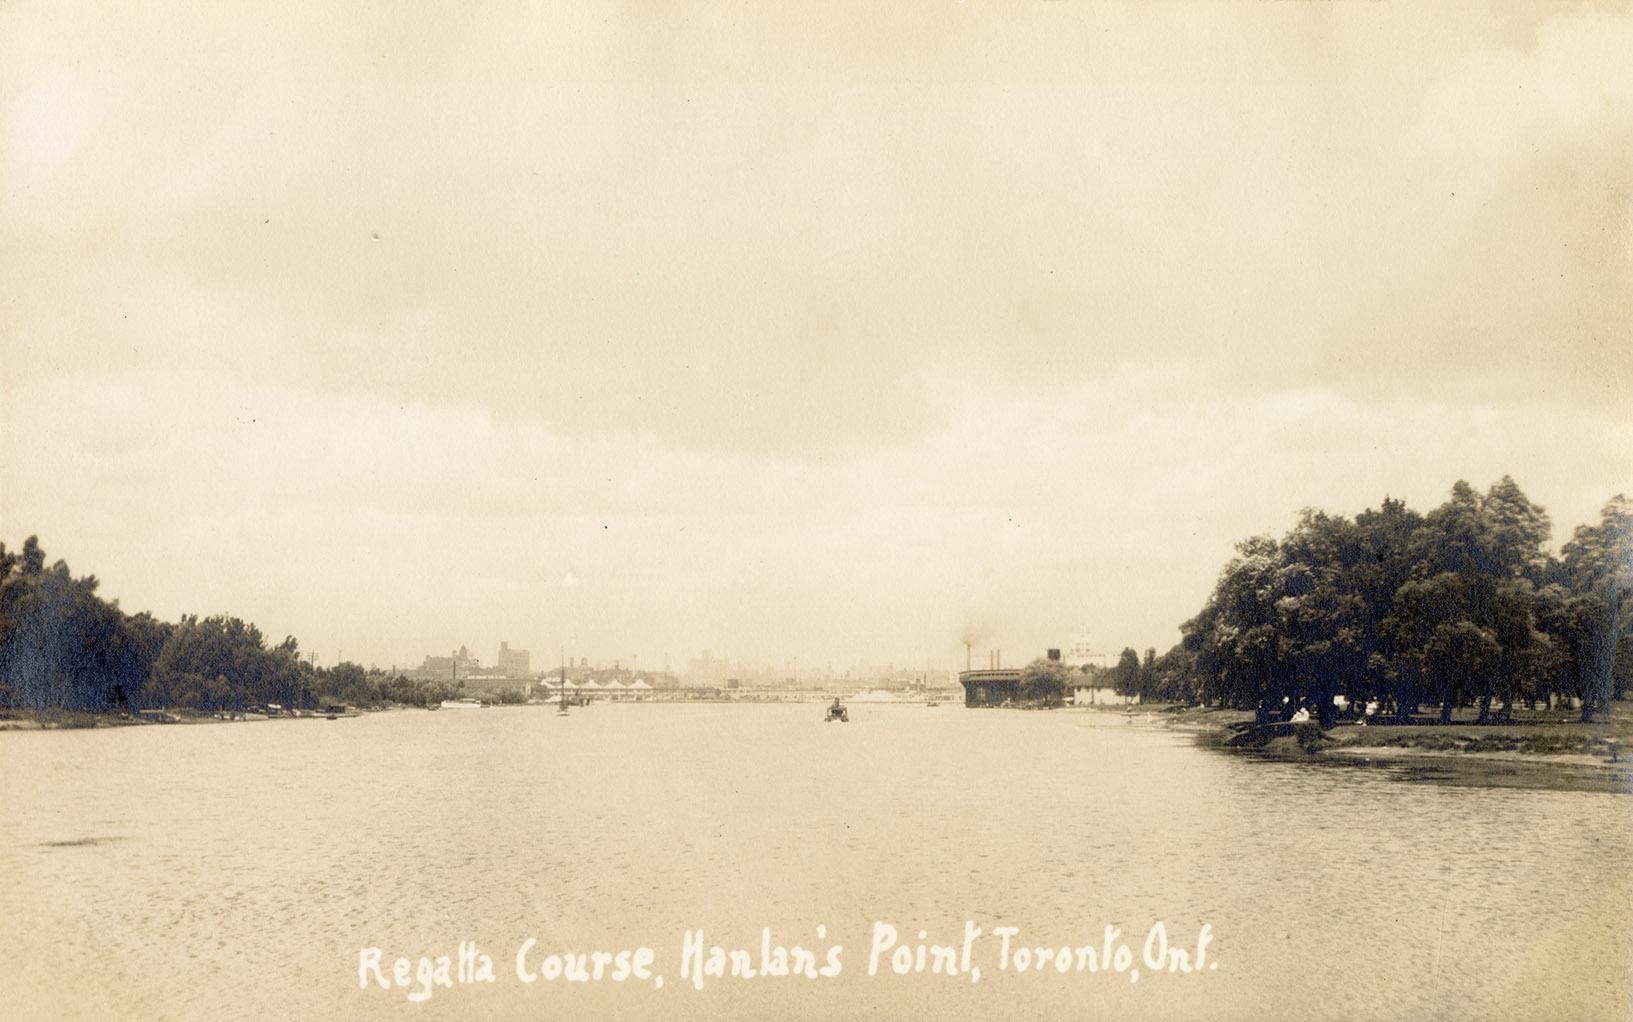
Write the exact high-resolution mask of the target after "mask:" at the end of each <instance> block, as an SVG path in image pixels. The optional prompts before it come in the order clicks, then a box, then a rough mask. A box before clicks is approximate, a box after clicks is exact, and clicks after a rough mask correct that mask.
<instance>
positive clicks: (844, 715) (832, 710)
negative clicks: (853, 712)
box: [822, 699, 851, 724]
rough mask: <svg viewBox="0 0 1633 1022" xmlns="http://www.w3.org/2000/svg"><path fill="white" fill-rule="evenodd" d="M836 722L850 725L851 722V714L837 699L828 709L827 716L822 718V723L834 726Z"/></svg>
mask: <svg viewBox="0 0 1633 1022" xmlns="http://www.w3.org/2000/svg"><path fill="white" fill-rule="evenodd" d="M836 720H837V721H839V722H840V723H841V724H849V723H850V722H851V716H850V712H849V711H848V710H846V709H845V707H844V705H843V704H841V703H840V701H839V700H837V699H835V700H834V704H833V705H832V706H830V707H828V714H827V716H825V717H823V718H822V721H823V723H825V724H832V723H833V722H834V721H836Z"/></svg>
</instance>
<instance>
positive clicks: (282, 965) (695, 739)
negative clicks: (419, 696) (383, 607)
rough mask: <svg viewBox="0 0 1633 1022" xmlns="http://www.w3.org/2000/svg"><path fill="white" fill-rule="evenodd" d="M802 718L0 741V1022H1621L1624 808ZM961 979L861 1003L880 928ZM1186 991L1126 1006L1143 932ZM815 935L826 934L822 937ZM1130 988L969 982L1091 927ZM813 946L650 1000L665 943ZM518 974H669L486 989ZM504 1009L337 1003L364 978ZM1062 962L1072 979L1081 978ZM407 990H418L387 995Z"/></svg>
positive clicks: (1128, 736) (411, 724) (815, 713)
mask: <svg viewBox="0 0 1633 1022" xmlns="http://www.w3.org/2000/svg"><path fill="white" fill-rule="evenodd" d="M852 710H853V716H852V722H851V723H850V724H846V725H839V724H834V725H825V724H823V723H822V722H821V719H820V717H821V708H820V707H819V706H816V705H769V706H731V705H694V706H678V705H597V706H594V707H590V708H587V709H583V710H578V711H575V712H574V713H573V714H572V715H570V716H568V717H566V718H559V717H557V716H556V715H555V713H554V712H553V711H552V710H550V709H548V708H540V707H517V708H493V709H488V710H481V711H447V712H441V713H425V712H422V711H404V712H397V713H385V714H374V715H368V716H364V717H361V718H357V719H348V720H339V721H332V722H331V721H321V720H319V721H313V720H298V721H297V720H289V721H267V722H262V723H251V724H234V725H217V726H198V727H144V728H119V729H110V730H101V731H87V732H43V733H40V732H30V733H12V734H4V735H0V777H4V779H5V782H6V792H7V794H6V809H5V820H6V828H5V830H4V832H3V835H0V869H3V870H4V876H5V880H6V882H5V884H4V885H3V886H0V919H3V920H4V922H5V924H6V925H5V926H4V928H3V929H0V963H3V965H0V1003H4V1004H6V1005H7V1006H8V1007H7V1008H6V1009H5V1014H6V1015H7V1017H11V1018H24V1019H33V1018H53V1019H55V1018H63V1019H76V1018H84V1019H109V1018H141V1019H160V1018H174V1019H209V1020H217V1019H239V1018H242V1019H280V1020H281V1019H327V1018H347V1019H386V1020H389V1019H415V1020H421V1019H444V1018H447V1019H455V1018H461V1019H462V1018H480V1019H496V1020H497V1019H549V1018H642V1017H656V1018H718V1017H730V1018H745V1019H747V1018H756V1019H758V1018H770V1017H783V1018H876V1017H890V1018H924V1019H943V1018H963V1017H972V1018H988V1017H994V1016H1005V1017H1037V1018H1044V1017H1047V1018H1108V1017H1115V1018H1120V1019H1140V1018H1149V1019H1189V1018H1196V1019H1261V1018H1303V1019H1346V1020H1347V1019H1435V1018H1444V1019H1461V1018H1471V1017H1487V1018H1493V1017H1496V1018H1526V1019H1529V1018H1560V1019H1566V1018H1583V1019H1589V1018H1593V1019H1601V1018H1602V1019H1627V1018H1628V1017H1630V1014H1633V993H1630V981H1629V968H1630V964H1633V942H1630V941H1633V827H1630V826H1629V823H1630V822H1633V820H1630V814H1633V798H1629V797H1627V796H1624V795H1609V794H1582V793H1564V792H1550V791H1515V790H1485V789H1476V788H1456V787H1446V786H1438V785H1420V784H1408V783H1400V782H1397V781H1393V780H1390V779H1389V778H1388V777H1387V776H1385V775H1383V774H1380V773H1375V772H1371V771H1361V770H1324V769H1312V768H1309V767H1300V766H1296V765H1285V764H1276V763H1264V762H1255V761H1249V760H1244V759H1238V758H1234V757H1228V756H1224V755H1221V754H1218V753H1215V752H1211V751H1207V750H1204V749H1199V748H1196V747H1194V746H1193V745H1192V744H1191V740H1190V739H1189V738H1188V737H1187V736H1186V735H1184V734H1180V733H1175V732H1169V731H1163V730H1158V729H1149V728H1145V727H1141V726H1138V725H1131V724H1129V723H1127V722H1126V721H1124V720H1123V719H1122V718H1120V717H1116V716H1110V715H1097V714H1091V713H1073V712H1056V713H1021V712H1007V711H974V710H964V709H962V708H960V707H956V706H945V707H939V708H926V707H922V706H869V705H855V706H853V707H852ZM966 920H971V921H973V922H974V923H975V925H977V926H979V927H981V928H982V929H983V931H984V935H983V936H982V937H981V938H980V939H979V940H977V941H976V942H975V944H974V945H973V951H972V964H975V965H978V966H980V967H981V968H982V975H981V978H980V981H979V982H972V981H971V977H970V976H969V975H968V974H963V975H959V976H956V977H949V976H945V975H933V974H928V973H923V974H919V973H915V974H909V975H907V976H896V975H894V974H892V973H890V972H889V969H888V966H887V965H885V964H883V962H884V960H883V959H882V960H881V961H882V964H881V973H882V974H881V975H878V976H873V977H869V976H868V975H867V962H868V957H869V955H868V951H869V947H870V937H871V934H872V929H871V928H872V926H873V924H874V922H875V921H885V922H889V923H891V924H893V925H894V926H895V927H896V928H897V930H898V931H899V932H900V934H901V937H902V939H903V940H904V941H906V942H908V943H914V944H916V943H918V932H919V931H920V930H923V931H925V933H926V934H927V939H928V941H929V942H932V943H940V944H949V945H959V944H961V943H962V936H963V931H964V925H965V921H966ZM1158 921H1161V922H1162V923H1163V924H1164V928H1165V931H1166V933H1167V935H1168V936H1169V938H1170V941H1171V943H1173V944H1175V945H1183V946H1186V947H1189V948H1192V949H1193V950H1194V944H1195V941H1196V939H1197V936H1198V933H1199V931H1200V930H1201V927H1202V926H1203V925H1204V924H1207V925H1208V926H1209V928H1210V933H1211V936H1212V943H1211V944H1210V945H1209V947H1208V952H1207V961H1208V963H1209V964H1210V965H1217V968H1207V969H1204V970H1202V971H1198V972H1193V973H1191V974H1188V975H1187V974H1166V973H1164V974H1155V975H1153V974H1151V973H1150V970H1148V969H1146V968H1145V967H1144V966H1143V963H1139V962H1138V959H1139V957H1140V953H1141V951H1142V947H1143V943H1144V939H1145V937H1146V935H1147V934H1148V932H1149V931H1150V929H1151V927H1152V925H1153V924H1154V923H1156V922H1158ZM819 925H820V926H822V927H823V928H824V929H823V931H822V932H823V933H824V934H825V935H826V937H825V939H823V938H819V936H818V930H817V927H818V926H819ZM1108 925H1110V926H1114V927H1117V928H1118V929H1119V930H1121V931H1122V937H1123V940H1124V941H1126V942H1127V943H1128V944H1129V945H1131V948H1130V949H1131V952H1132V954H1133V956H1134V958H1135V960H1136V964H1135V967H1136V968H1140V969H1141V970H1142V973H1141V975H1140V978H1139V979H1138V980H1137V981H1133V980H1132V979H1131V975H1132V972H1131V971H1129V972H1122V973H1119V972H1116V971H1114V970H1113V971H1102V972H1094V973H1090V972H1086V971H1085V972H1076V971H1072V972H1068V973H1065V974H1061V973H1059V972H1056V971H1053V968H1052V967H1051V969H1050V971H1045V972H1028V973H1016V972H1014V971H1012V970H1004V969H1000V968H999V961H998V960H999V956H1000V955H999V947H998V942H997V940H996V939H995V938H994V937H992V936H991V932H992V930H993V929H994V928H996V927H1005V926H1011V927H1016V928H1018V931H1019V932H1018V935H1017V938H1016V944H1017V946H1019V945H1026V946H1029V947H1030V946H1038V945H1041V946H1049V947H1060V946H1063V945H1064V946H1070V947H1077V946H1082V945H1094V946H1096V947H1099V946H1100V945H1101V943H1102V941H1103V935H1104V931H1105V928H1106V926H1108ZM762 927H770V928H771V931H772V942H773V943H774V944H777V945H782V946H792V945H795V944H798V945H802V946H804V947H806V948H812V949H816V950H817V951H818V952H819V953H822V952H825V950H826V949H827V948H829V947H831V946H833V945H835V944H838V945H841V946H843V949H844V950H843V952H842V953H841V962H842V966H843V971H842V972H841V973H840V974H839V975H838V976H836V977H829V978H821V979H815V980H812V979H807V978H802V977H764V976H762V977H758V978H755V979H752V980H749V979H734V978H712V977H711V978H708V979H707V980H706V983H705V986H704V988H703V989H702V990H701V991H700V990H697V989H695V988H694V987H693V986H692V985H691V984H690V983H686V982H683V981H682V979H681V976H680V970H681V959H682V936H683V934H684V933H685V931H687V930H689V929H692V930H695V929H698V928H701V929H702V930H703V933H704V938H705V942H706V943H707V944H709V945H713V944H720V945H723V946H725V947H728V948H731V947H737V948H745V949H750V950H751V951H752V952H753V957H754V958H755V959H758V957H759V947H760V942H761V929H762ZM528 938H534V939H536V940H537V944H536V945H535V946H534V947H535V951H534V952H533V954H532V958H531V961H530V965H531V967H532V968H535V969H536V968H537V967H538V966H539V964H540V963H541V960H542V959H543V958H544V957H545V955H546V953H547V952H548V951H550V950H573V951H593V950H608V951H617V950H620V949H626V948H637V947H641V946H647V947H650V948H652V949H653V952H654V957H655V962H654V965H653V972H654V974H655V975H662V976H663V977H664V980H665V982H664V986H663V987H662V988H659V987H658V986H657V984H656V983H655V982H653V981H636V980H631V981H628V982H624V983H618V984H615V983H612V982H610V981H602V982H600V983H589V984H568V983H564V982H562V981H556V982H553V983H552V982H546V981H543V980H540V981H538V982H535V983H533V984H525V983H522V982H521V981H520V980H518V979H517V977H516V975H515V971H514V963H513V959H514V956H515V953H516V950H517V948H518V946H519V945H521V944H522V942H523V941H524V940H526V939H528ZM460 941H473V942H475V944H476V946H477V947H478V948H479V949H480V951H481V952H482V953H484V954H488V955H491V956H492V958H493V962H494V972H495V974H496V977H497V978H496V981H495V982H493V983H491V984H490V983H477V984H467V985H459V986H455V987H454V988H453V989H443V988H438V989H436V990H435V992H434V994H433V996H432V997H431V998H430V999H429V1000H427V1001H425V1002H423V1003H411V1002H409V1001H408V1000H407V999H406V997H405V994H406V993H407V992H409V991H406V990H401V989H393V990H390V991H386V990H381V989H379V988H378V987H371V988H369V989H366V990H363V989H359V984H358V958H359V951H360V950H361V949H363V948H366V947H378V948H381V949H382V951H383V953H384V958H385V961H386V965H387V968H386V971H387V972H389V971H390V970H389V966H390V961H391V959H393V958H395V957H397V956H407V957H410V958H417V957H419V956H421V955H429V956H436V955H450V956H452V955H454V954H455V953H456V950H457V947H458V945H459V942H460ZM1074 964H1075V961H1074ZM415 988H416V989H417V985H416V987H415Z"/></svg>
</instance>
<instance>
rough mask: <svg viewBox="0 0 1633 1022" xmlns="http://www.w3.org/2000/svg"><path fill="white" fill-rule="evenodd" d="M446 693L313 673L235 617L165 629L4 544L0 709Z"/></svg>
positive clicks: (381, 699)
mask: <svg viewBox="0 0 1633 1022" xmlns="http://www.w3.org/2000/svg"><path fill="white" fill-rule="evenodd" d="M452 692H453V689H452V687H451V686H448V685H446V684H444V683H440V682H439V683H425V682H417V681H411V680H409V679H408V678H405V677H403V676H401V675H398V676H396V677H388V676H386V675H385V674H383V673H381V672H379V671H368V672H365V671H364V670H363V668H361V667H359V666H358V665H356V664H339V665H337V666H336V667H334V668H331V669H317V670H314V669H313V667H312V666H311V665H310V664H308V663H305V662H303V661H302V660H301V658H300V651H299V647H298V645H297V643H296V642H295V639H294V638H293V637H289V638H285V639H284V640H283V641H282V642H280V643H278V644H277V645H275V646H269V645H268V644H267V642H266V640H265V638H264V637H263V636H262V634H261V631H260V629H258V628H256V627H255V626H254V625H253V624H250V623H248V622H245V621H242V620H239V619H238V618H235V617H227V616H215V617H207V618H202V619H201V618H199V617H197V616H196V615H187V616H184V617H183V618H182V619H181V620H180V621H178V622H176V623H175V624H169V623H167V622H164V621H160V620H158V619H157V618H155V617H153V616H152V615H151V614H148V613H146V612H143V613H140V614H136V615H134V616H131V615H127V614H125V613H124V612H123V611H121V610H120V609H119V605H118V603H116V602H109V601H105V600H103V599H102V598H101V597H100V596H98V595H97V580H96V578H95V576H91V575H87V576H84V577H81V578H75V577H73V575H72V573H71V572H70V571H69V570H68V566H67V565H66V564H64V563H63V562H62V561H57V562H56V563H54V564H52V565H50V566H49V567H47V565H46V563H45V553H44V551H43V550H41V549H40V544H39V541H38V540H37V539H35V538H34V537H32V536H31V537H29V538H28V540H27V541H25V542H24V544H23V548H22V550H20V551H12V550H8V549H6V546H5V544H3V543H0V705H5V706H17V707H22V708H25V709H53V708H56V709H70V710H92V711H98V710H113V709H122V710H138V709H145V708H157V707H173V706H182V707H192V708H197V709H202V710H213V711H238V710H243V709H245V708H246V707H249V706H257V705H266V704H270V703H277V704H280V705H283V706H304V707H310V706H314V705H318V704H320V703H325V702H343V703H350V704H353V705H359V706H372V705H380V704H385V703H409V704H426V703H430V702H434V701H437V700H441V699H444V698H447V697H448V696H449V695H451V694H452Z"/></svg>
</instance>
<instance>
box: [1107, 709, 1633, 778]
mask: <svg viewBox="0 0 1633 1022" xmlns="http://www.w3.org/2000/svg"><path fill="white" fill-rule="evenodd" d="M1086 709H1088V710H1089V711H1090V712H1100V713H1113V714H1117V715H1121V716H1125V717H1128V718H1129V719H1130V720H1131V722H1135V723H1139V724H1143V725H1146V726H1158V727H1165V728H1171V729H1174V730H1181V731H1188V732H1192V733H1194V734H1195V735H1196V736H1197V743H1198V744H1199V745H1202V746H1204V747H1207V748H1210V749H1217V750H1219V751H1221V752H1224V753H1227V754H1232V755H1242V756H1248V757H1252V758H1256V759H1261V760H1268V761H1274V762H1282V763H1305V764H1314V765H1321V766H1329V767H1348V768H1373V769H1380V770H1384V771H1386V772H1388V773H1390V774H1391V775H1392V776H1396V777H1399V778H1401V779H1407V780H1426V781H1433V782H1439V783H1447V784H1458V785H1465V786H1474V787H1495V788H1535V789H1546V790H1554V791H1593V792H1610V793H1616V794H1633V713H1630V712H1626V710H1625V709H1624V711H1623V712H1621V713H1618V714H1616V715H1615V716H1614V717H1612V718H1611V719H1610V720H1608V721H1599V722H1595V723H1593V724H1584V723H1582V722H1581V721H1580V720H1577V719H1576V717H1577V714H1576V713H1575V712H1573V711H1567V710H1539V711H1528V710H1516V711H1515V719H1514V720H1513V721H1512V722H1504V723H1493V724H1475V723H1473V722H1472V721H1468V720H1461V721H1460V720H1455V719H1454V721H1453V722H1452V723H1450V724H1441V723H1439V722H1438V721H1436V720H1431V719H1422V718H1419V719H1416V720H1414V721H1413V722H1411V723H1409V724H1387V723H1386V724H1378V723H1372V724H1360V723H1356V722H1346V723H1341V724H1339V725H1337V726H1336V727H1333V728H1332V729H1331V730H1328V731H1326V732H1322V731H1320V730H1319V728H1316V727H1315V726H1314V725H1313V724H1312V725H1308V726H1305V727H1301V728H1294V727H1287V726H1284V727H1282V728H1267V729H1262V730H1260V731H1259V732H1258V733H1257V734H1255V733H1254V729H1253V728H1252V727H1251V725H1252V721H1253V714H1252V713H1251V712H1249V711H1245V710H1220V709H1204V708H1202V707H1197V706H1182V705H1177V704H1148V705H1141V706H1135V707H1088V708H1086Z"/></svg>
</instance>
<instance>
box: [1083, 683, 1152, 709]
mask: <svg viewBox="0 0 1633 1022" xmlns="http://www.w3.org/2000/svg"><path fill="white" fill-rule="evenodd" d="M1071 696H1072V705H1073V706H1132V705H1134V704H1135V703H1137V702H1139V701H1140V697H1139V696H1125V695H1118V694H1117V690H1116V689H1115V688H1112V687H1111V686H1110V685H1106V684H1103V683H1102V682H1100V681H1098V680H1097V679H1094V678H1090V677H1088V676H1085V677H1084V679H1083V680H1082V681H1076V682H1073V683H1072V693H1071Z"/></svg>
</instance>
